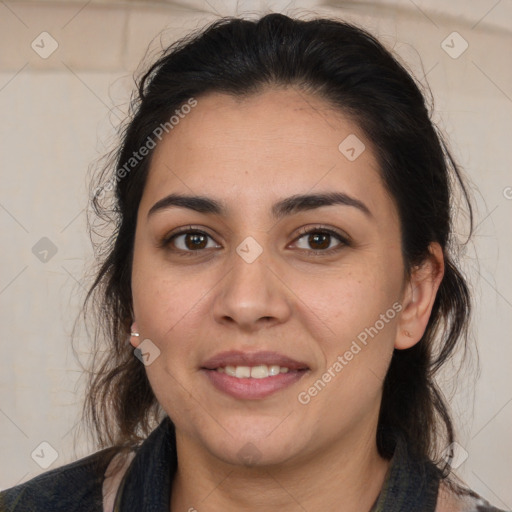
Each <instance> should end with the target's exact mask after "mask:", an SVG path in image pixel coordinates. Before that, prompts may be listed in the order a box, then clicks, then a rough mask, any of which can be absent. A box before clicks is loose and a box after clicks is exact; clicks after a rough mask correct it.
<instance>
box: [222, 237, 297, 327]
mask: <svg viewBox="0 0 512 512" xmlns="http://www.w3.org/2000/svg"><path fill="white" fill-rule="evenodd" d="M258 239H259V241H258V240H256V238H255V237H254V236H247V237H246V238H245V239H243V240H242V242H241V243H240V244H239V245H238V246H236V248H235V249H234V250H233V251H232V253H231V254H230V257H229V260H228V265H229V266H230V271H229V272H228V274H227V275H226V276H225V278H224V279H223V280H222V284H221V292H220V293H219V295H218V296H217V297H216V301H215V306H214V315H215V318H216V319H217V321H220V322H223V321H224V322H225V321H226V320H231V321H233V322H235V323H237V324H240V326H243V327H245V328H248V327H251V326H252V327H256V325H257V324H258V323H260V322H262V321H265V323H268V321H269V320H274V321H276V322H281V321H283V320H284V319H285V318H286V316H287V315H288V314H289V310H288V302H287V297H286V293H285V287H284V286H283V284H282V283H281V282H280V280H279V279H278V277H277V276H276V273H275V271H273V270H272V266H273V265H272V258H271V251H270V249H269V248H268V247H267V246H266V243H267V242H268V236H259V237H258Z"/></svg>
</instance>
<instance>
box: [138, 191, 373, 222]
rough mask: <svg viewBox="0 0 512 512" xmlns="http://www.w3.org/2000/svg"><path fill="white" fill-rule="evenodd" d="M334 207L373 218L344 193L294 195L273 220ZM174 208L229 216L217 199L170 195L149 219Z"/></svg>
mask: <svg viewBox="0 0 512 512" xmlns="http://www.w3.org/2000/svg"><path fill="white" fill-rule="evenodd" d="M333 205H343V206H352V207H354V208H357V209H358V210H359V211H361V212H363V213H364V214H365V215H366V216H367V217H369V218H373V215H372V213H371V211H370V209H369V208H368V207H367V206H366V205H365V204H364V203H363V202H362V201H360V200H359V199H356V198H355V197H352V196H349V195H348V194H345V193H343V192H329V193H318V194H297V195H293V196H290V197H287V198H285V199H281V200H280V201H278V202H277V203H275V204H274V205H273V206H272V210H271V212H272V216H273V218H274V219H276V220H279V219H281V218H283V217H285V216H288V215H293V214H296V213H299V212H303V211H307V210H313V209H315V208H321V207H322V206H333ZM173 207H177V208H187V209H189V210H194V211H196V212H199V213H206V214H213V215H221V216H226V214H227V208H226V206H225V205H224V203H223V202H221V201H217V200H216V199H212V198H209V197H204V196H191V195H182V194H170V195H168V196H166V197H164V198H162V199H160V200H159V201H157V202H156V203H155V204H154V205H153V206H152V207H151V208H150V210H149V212H148V218H149V217H150V216H151V215H153V214H155V213H156V212H159V211H162V210H167V209H168V208H173Z"/></svg>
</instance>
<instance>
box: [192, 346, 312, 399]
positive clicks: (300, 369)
mask: <svg viewBox="0 0 512 512" xmlns="http://www.w3.org/2000/svg"><path fill="white" fill-rule="evenodd" d="M200 370H201V372H202V373H203V374H204V375H205V376H206V377H207V378H208V381H209V382H210V383H211V384H213V386H214V387H215V388H216V389H217V390H218V391H221V392H222V393H223V394H227V395H230V396H232V397H234V398H237V399H241V400H257V399H262V398H266V397H268V396H270V395H272V394H274V393H276V392H277V391H280V390H283V389H285V388H287V387H289V386H291V385H292V384H293V383H295V382H297V381H298V380H299V379H301V378H302V377H303V376H304V375H305V374H306V373H307V372H308V371H309V367H308V365H307V364H305V363H303V362H300V361H296V360H294V359H291V358H289V357H286V356H284V355H282V354H278V353H276V352H256V353H248V352H239V351H231V352H223V353H221V354H218V355H216V356H214V357H212V358H211V359H209V360H208V361H206V362H205V363H204V364H203V366H202V367H201V368H200Z"/></svg>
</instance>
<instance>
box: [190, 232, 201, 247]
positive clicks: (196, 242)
mask: <svg viewBox="0 0 512 512" xmlns="http://www.w3.org/2000/svg"><path fill="white" fill-rule="evenodd" d="M201 238H203V239H204V236H203V235H201V234H199V233H193V234H190V235H189V236H188V241H191V242H192V245H193V247H192V248H193V249H198V248H202V247H200V245H201V243H204V240H201ZM189 249H190V247H189Z"/></svg>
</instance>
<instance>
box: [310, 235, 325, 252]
mask: <svg viewBox="0 0 512 512" xmlns="http://www.w3.org/2000/svg"><path fill="white" fill-rule="evenodd" d="M329 236H330V235H328V234H318V233H317V234H314V235H310V237H309V239H310V243H313V244H315V243H317V240H316V239H318V237H322V238H323V239H324V243H323V244H321V245H322V246H321V247H320V249H325V248H326V247H329V243H327V244H326V243H325V241H326V240H327V238H328V237H329Z"/></svg>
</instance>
